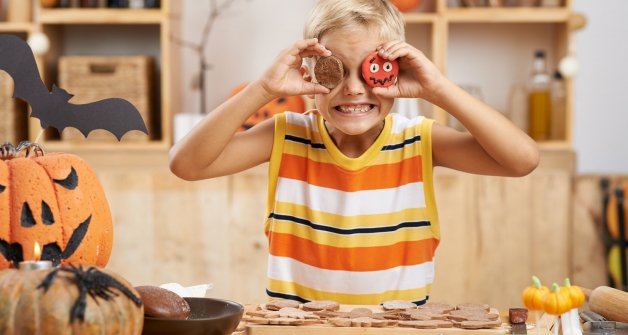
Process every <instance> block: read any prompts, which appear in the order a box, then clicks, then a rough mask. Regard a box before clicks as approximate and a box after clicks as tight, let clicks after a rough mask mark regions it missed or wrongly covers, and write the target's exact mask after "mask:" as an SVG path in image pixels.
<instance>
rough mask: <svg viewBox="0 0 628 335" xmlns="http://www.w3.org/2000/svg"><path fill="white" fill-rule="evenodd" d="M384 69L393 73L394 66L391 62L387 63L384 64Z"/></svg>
mask: <svg viewBox="0 0 628 335" xmlns="http://www.w3.org/2000/svg"><path fill="white" fill-rule="evenodd" d="M382 68H383V69H384V71H386V72H390V71H392V68H393V66H392V64H391V63H390V62H386V63H384V66H382Z"/></svg>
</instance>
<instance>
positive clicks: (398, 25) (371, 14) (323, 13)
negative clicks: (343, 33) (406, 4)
mask: <svg viewBox="0 0 628 335" xmlns="http://www.w3.org/2000/svg"><path fill="white" fill-rule="evenodd" d="M365 26H369V27H375V28H376V29H379V34H380V36H378V37H380V38H385V39H388V40H402V41H403V40H405V31H404V19H403V16H402V15H401V13H400V12H399V10H398V9H397V7H395V6H394V5H392V4H391V3H390V2H388V0H319V1H318V3H317V4H316V6H315V7H314V9H313V10H312V12H311V14H310V17H309V19H308V20H307V22H306V23H305V28H304V30H303V37H304V38H318V39H319V40H320V38H321V37H322V36H323V35H324V34H325V33H328V32H330V31H333V30H343V29H353V28H357V27H365Z"/></svg>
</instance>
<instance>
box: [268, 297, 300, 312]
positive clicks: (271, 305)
mask: <svg viewBox="0 0 628 335" xmlns="http://www.w3.org/2000/svg"><path fill="white" fill-rule="evenodd" d="M300 305H301V304H300V303H299V302H298V301H294V300H289V299H274V300H271V301H269V302H267V303H266V309H268V310H271V311H278V310H280V309H282V308H285V307H292V308H299V306H300Z"/></svg>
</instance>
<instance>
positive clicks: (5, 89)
mask: <svg viewBox="0 0 628 335" xmlns="http://www.w3.org/2000/svg"><path fill="white" fill-rule="evenodd" d="M15 118H16V111H15V100H14V99H13V79H11V76H9V74H8V73H6V72H4V71H0V142H1V143H4V142H12V143H14V142H15V141H16V132H15V130H16V122H15V121H16V120H15Z"/></svg>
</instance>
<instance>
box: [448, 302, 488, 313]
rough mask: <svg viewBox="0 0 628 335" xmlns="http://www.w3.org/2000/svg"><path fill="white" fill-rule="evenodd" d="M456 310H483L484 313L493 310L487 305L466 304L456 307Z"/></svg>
mask: <svg viewBox="0 0 628 335" xmlns="http://www.w3.org/2000/svg"><path fill="white" fill-rule="evenodd" d="M456 309H460V310H468V309H475V310H482V311H486V312H488V311H490V310H491V306H489V305H487V304H474V303H466V304H459V305H456Z"/></svg>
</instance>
